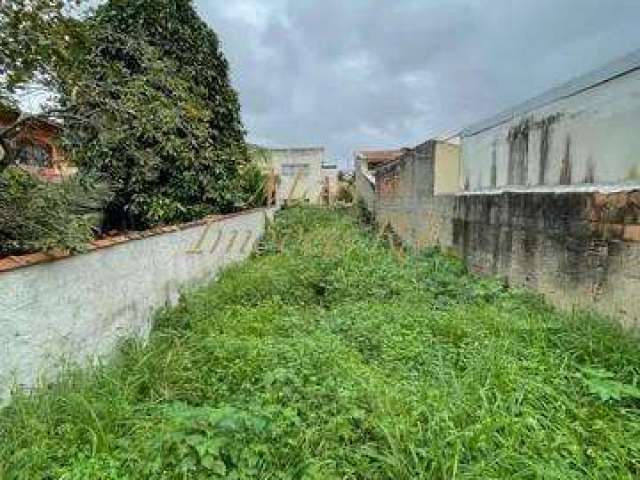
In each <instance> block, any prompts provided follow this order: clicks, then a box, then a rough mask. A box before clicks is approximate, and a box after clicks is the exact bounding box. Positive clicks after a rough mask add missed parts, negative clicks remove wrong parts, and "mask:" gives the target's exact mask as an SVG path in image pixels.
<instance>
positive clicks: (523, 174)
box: [507, 118, 531, 185]
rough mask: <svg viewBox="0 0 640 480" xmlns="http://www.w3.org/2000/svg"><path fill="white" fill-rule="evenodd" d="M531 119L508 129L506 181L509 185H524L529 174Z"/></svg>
mask: <svg viewBox="0 0 640 480" xmlns="http://www.w3.org/2000/svg"><path fill="white" fill-rule="evenodd" d="M530 128H531V119H529V118H527V119H525V120H523V121H522V122H520V123H519V124H517V125H516V126H514V127H512V128H510V129H509V134H508V135H507V143H508V144H509V162H508V165H507V180H508V183H509V185H526V184H527V177H528V173H529V164H528V163H529V130H530Z"/></svg>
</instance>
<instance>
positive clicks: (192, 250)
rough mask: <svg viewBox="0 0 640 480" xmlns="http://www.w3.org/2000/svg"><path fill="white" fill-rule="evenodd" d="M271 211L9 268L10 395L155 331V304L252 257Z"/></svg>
mask: <svg viewBox="0 0 640 480" xmlns="http://www.w3.org/2000/svg"><path fill="white" fill-rule="evenodd" d="M267 215H270V212H268V211H266V210H256V211H252V212H248V213H244V214H240V215H238V216H233V217H227V218H223V219H221V220H219V221H216V222H214V223H211V224H210V225H209V226H203V225H201V226H197V227H191V228H187V229H184V230H179V231H175V232H170V233H163V234H160V235H157V236H153V237H149V238H146V239H141V240H131V241H128V242H125V243H122V244H119V245H114V246H111V247H108V248H104V249H98V250H95V251H93V252H90V253H86V254H83V255H77V256H72V257H69V258H66V259H62V260H58V261H55V262H53V263H45V264H39V265H34V266H31V267H26V268H22V269H18V270H12V271H8V272H4V273H0V401H1V400H3V399H4V400H6V399H7V398H8V395H9V393H10V387H11V386H12V385H18V386H21V387H25V388H30V387H33V386H35V385H36V384H37V383H38V380H39V378H40V377H41V376H44V377H46V378H48V379H52V378H53V376H54V375H55V373H56V372H57V371H58V370H59V368H60V367H61V366H62V365H63V364H64V363H65V362H71V363H73V364H80V365H83V364H87V363H90V362H91V361H93V360H94V359H95V358H98V357H101V356H104V355H108V354H110V353H112V352H113V351H114V349H115V348H116V347H117V346H118V344H119V343H120V342H121V341H122V340H123V339H126V338H131V337H141V338H145V337H146V336H147V335H148V333H149V331H150V329H151V326H152V325H151V320H152V318H153V314H154V312H155V311H156V310H157V309H159V308H160V307H163V306H166V305H169V304H174V303H175V302H176V301H177V300H178V298H179V294H180V291H181V290H182V289H183V288H185V287H189V286H193V285H198V284H201V283H204V282H207V281H209V280H211V279H213V278H215V276H216V275H217V274H218V273H219V272H220V270H221V269H223V268H224V267H225V266H227V265H229V264H231V263H233V262H237V261H240V260H242V259H245V258H246V257H248V256H249V255H250V253H251V251H252V250H253V247H254V245H255V243H256V242H257V241H258V239H259V238H260V237H261V236H262V235H263V233H264V229H265V223H266V220H265V217H266V216H267ZM234 237H235V240H233V239H234ZM218 238H219V240H218Z"/></svg>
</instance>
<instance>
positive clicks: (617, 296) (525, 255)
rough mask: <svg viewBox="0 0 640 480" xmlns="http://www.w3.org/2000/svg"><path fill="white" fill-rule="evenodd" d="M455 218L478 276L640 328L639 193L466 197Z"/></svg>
mask: <svg viewBox="0 0 640 480" xmlns="http://www.w3.org/2000/svg"><path fill="white" fill-rule="evenodd" d="M451 214H452V221H453V224H454V234H453V247H454V249H455V250H456V252H458V253H459V254H460V255H461V256H462V257H463V258H464V259H465V260H466V262H467V264H468V265H469V266H470V268H471V269H472V270H474V271H476V272H478V273H483V274H490V275H496V276H498V277H502V278H505V279H507V280H508V281H509V283H510V284H512V285H518V286H524V287H529V288H532V289H535V290H537V291H539V292H541V293H543V294H545V295H546V296H547V297H548V298H550V299H551V300H552V301H554V302H555V303H557V304H560V305H563V306H574V305H578V306H581V307H586V308H595V309H596V310H598V311H600V312H603V313H605V314H609V315H612V316H613V317H615V318H617V319H619V320H620V321H622V322H623V323H625V324H626V325H629V326H636V327H637V326H640V295H638V292H640V190H638V191H633V190H629V191H621V192H616V193H596V192H550V193H549V192H547V193H541V192H534V193H530V192H526V193H524V192H523V193H502V194H488V195H482V194H480V195H460V196H457V197H456V198H455V203H454V208H453V210H452V211H451Z"/></svg>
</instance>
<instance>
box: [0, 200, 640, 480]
mask: <svg viewBox="0 0 640 480" xmlns="http://www.w3.org/2000/svg"><path fill="white" fill-rule="evenodd" d="M385 245H386V244H385V243H384V242H382V241H378V240H377V239H376V237H375V236H374V235H372V234H370V233H366V232H364V233H363V231H362V229H360V228H359V227H358V225H357V222H356V220H355V219H354V217H353V216H351V214H350V213H348V212H345V211H329V210H315V209H311V208H306V209H303V208H300V209H291V210H288V211H285V212H282V213H281V215H280V216H279V219H278V221H277V223H276V225H275V227H274V228H273V229H272V231H271V232H270V234H269V236H268V238H267V240H266V242H265V253H264V254H262V255H261V256H258V257H256V258H253V259H251V260H250V261H248V262H246V263H244V264H242V265H240V266H237V267H234V268H232V269H231V270H229V271H227V272H226V273H225V274H224V275H223V276H222V278H221V279H220V281H219V282H218V283H215V284H212V285H211V286H209V287H207V288H203V289H201V290H199V291H196V292H192V293H190V294H188V295H186V297H185V298H184V300H183V302H182V303H181V305H180V306H179V307H178V308H176V309H173V310H171V311H168V312H166V313H164V314H162V315H161V316H160V318H159V319H158V325H157V328H156V330H155V332H154V334H153V336H152V338H151V340H150V342H149V344H148V345H147V346H146V347H142V346H139V345H127V346H125V348H124V349H123V352H122V354H121V355H119V357H118V358H116V359H115V360H114V361H112V362H111V363H110V364H108V365H105V366H103V367H101V368H97V369H94V370H93V371H91V372H85V373H75V374H69V375H67V376H66V377H65V378H64V379H63V381H62V382H61V383H60V384H59V385H58V386H57V387H52V388H50V389H48V390H44V389H43V390H41V391H39V392H38V393H37V394H35V395H34V396H32V397H31V398H27V397H18V398H16V399H15V401H13V403H12V404H11V405H10V406H9V407H8V408H7V409H5V410H4V411H3V412H1V413H0V436H1V441H0V478H2V479H28V480H36V479H65V480H71V479H73V480H105V479H109V480H115V479H117V480H127V479H205V478H206V479H210V478H229V479H244V478H259V479H297V478H300V479H343V478H347V479H349V478H350V479H420V478H422V479H471V478H473V479H505V478H518V479H532V478H541V479H563V480H564V479H578V478H580V479H581V478H592V479H596V478H597V479H607V478H610V479H631V478H640V399H639V397H640V395H638V394H639V393H640V392H639V391H638V389H637V388H636V387H635V384H636V383H637V382H638V378H639V376H640V350H639V349H638V339H637V338H632V337H631V336H630V335H628V334H624V333H623V332H621V331H620V330H618V329H617V328H616V327H614V326H612V325H610V324H608V323H607V322H605V321H603V320H601V319H598V318H595V317H591V316H588V315H586V314H575V315H572V314H561V313H558V312H556V311H554V310H553V309H552V308H550V307H548V306H547V305H546V304H545V303H544V302H543V301H542V300H541V299H540V298H538V297H535V296H532V295H530V294H526V293H524V292H517V291H509V290H506V289H504V288H503V287H502V286H501V285H500V284H498V283H496V282H493V281H487V280H479V279H476V278H473V277H470V276H468V275H467V274H466V273H465V271H464V268H463V267H462V266H461V264H460V263H459V262H458V261H456V260H453V259H450V258H446V257H444V256H442V255H439V254H436V253H433V252H432V253H427V254H422V255H417V256H412V255H410V254H406V255H398V254H397V253H396V252H393V251H391V250H389V249H388V248H387V247H386V246H385Z"/></svg>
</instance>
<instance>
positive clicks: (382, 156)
mask: <svg viewBox="0 0 640 480" xmlns="http://www.w3.org/2000/svg"><path fill="white" fill-rule="evenodd" d="M404 152H405V150H404V149H398V150H362V151H359V152H356V156H357V157H358V158H359V159H361V160H364V161H365V162H367V163H371V164H374V165H379V164H383V163H387V162H393V161H394V160H397V159H398V158H400V157H401V156H402V154H403V153H404Z"/></svg>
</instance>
